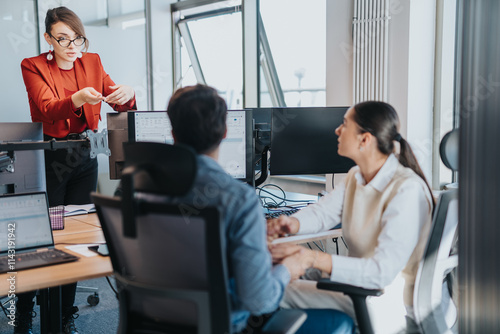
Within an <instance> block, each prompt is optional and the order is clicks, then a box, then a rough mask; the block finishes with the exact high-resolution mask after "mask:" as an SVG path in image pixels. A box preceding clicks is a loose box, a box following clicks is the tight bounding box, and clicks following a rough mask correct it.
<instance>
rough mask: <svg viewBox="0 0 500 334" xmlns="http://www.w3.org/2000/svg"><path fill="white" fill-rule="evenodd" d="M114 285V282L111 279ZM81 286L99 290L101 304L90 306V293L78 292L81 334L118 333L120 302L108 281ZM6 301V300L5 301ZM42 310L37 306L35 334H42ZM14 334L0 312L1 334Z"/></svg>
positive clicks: (77, 321) (90, 282) (89, 282)
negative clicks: (88, 298) (88, 300)
mask: <svg viewBox="0 0 500 334" xmlns="http://www.w3.org/2000/svg"><path fill="white" fill-rule="evenodd" d="M111 282H112V283H113V285H114V284H115V282H114V280H113V279H111ZM78 285H79V286H90V287H97V288H99V298H100V302H99V304H98V305H97V306H94V307H92V306H89V304H88V303H87V297H88V295H89V294H90V293H89V292H77V294H76V300H75V305H76V306H78V308H79V309H80V311H79V312H78V313H79V315H80V316H79V317H78V319H76V320H75V323H76V326H77V328H78V330H79V332H80V333H82V334H85V333H93V334H94V333H95V334H109V333H116V330H117V328H118V300H117V299H116V297H115V294H114V292H113V291H112V290H111V288H110V287H109V284H108V282H107V281H106V279H105V278H104V277H103V278H97V279H93V280H88V281H83V282H78ZM4 300H5V299H4ZM39 310H40V308H39V307H38V306H35V311H36V312H37V316H36V318H34V319H33V330H34V333H40V311H39ZM4 333H5V334H8V333H13V328H12V327H11V326H10V325H9V324H8V319H7V318H6V317H5V315H4V314H3V312H1V311H0V334H4Z"/></svg>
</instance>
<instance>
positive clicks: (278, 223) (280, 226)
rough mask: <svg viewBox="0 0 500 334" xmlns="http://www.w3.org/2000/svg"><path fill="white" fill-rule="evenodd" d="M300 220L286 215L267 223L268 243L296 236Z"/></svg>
mask: <svg viewBox="0 0 500 334" xmlns="http://www.w3.org/2000/svg"><path fill="white" fill-rule="evenodd" d="M299 226H300V223H299V220H298V219H297V218H294V217H289V216H286V215H282V216H279V217H278V218H276V219H269V220H268V221H267V241H268V242H271V241H273V240H274V239H277V238H280V237H283V236H285V235H287V234H295V233H297V232H298V231H299Z"/></svg>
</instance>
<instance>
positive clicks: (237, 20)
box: [174, 1, 243, 109]
mask: <svg viewBox="0 0 500 334" xmlns="http://www.w3.org/2000/svg"><path fill="white" fill-rule="evenodd" d="M174 14H175V15H174V17H175V20H176V28H177V29H176V37H175V42H176V46H175V47H174V50H176V55H177V58H176V69H179V70H177V71H176V73H175V77H176V80H175V84H176V88H179V87H184V86H189V85H193V84H196V83H204V84H207V85H210V86H213V87H215V88H216V89H217V90H218V92H219V94H220V95H221V96H222V97H223V98H224V99H225V100H226V103H227V105H228V108H229V109H240V108H242V107H243V53H242V18H241V6H240V3H239V2H234V1H221V2H217V3H214V4H210V5H205V6H198V7H194V8H188V9H183V10H179V11H177V12H175V13H174Z"/></svg>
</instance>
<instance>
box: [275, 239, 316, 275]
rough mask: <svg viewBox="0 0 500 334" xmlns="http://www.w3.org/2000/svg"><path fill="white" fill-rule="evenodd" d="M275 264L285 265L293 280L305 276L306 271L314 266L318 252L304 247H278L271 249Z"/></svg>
mask: <svg viewBox="0 0 500 334" xmlns="http://www.w3.org/2000/svg"><path fill="white" fill-rule="evenodd" d="M271 254H272V256H273V262H274V263H281V264H283V265H284V266H285V267H286V268H287V269H288V271H289V272H290V276H291V280H295V279H298V278H299V277H300V276H302V275H304V273H305V272H306V269H308V268H311V267H313V266H314V262H315V261H316V257H317V252H316V251H313V250H310V249H306V248H304V247H302V246H296V245H294V246H285V245H277V246H272V247H271Z"/></svg>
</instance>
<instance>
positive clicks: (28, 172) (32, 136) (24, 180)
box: [0, 123, 46, 195]
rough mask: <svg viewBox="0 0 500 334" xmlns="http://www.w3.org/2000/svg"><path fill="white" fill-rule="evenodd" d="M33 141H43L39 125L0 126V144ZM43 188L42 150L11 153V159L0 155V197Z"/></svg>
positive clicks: (5, 155) (43, 165)
mask: <svg viewBox="0 0 500 334" xmlns="http://www.w3.org/2000/svg"><path fill="white" fill-rule="evenodd" d="M36 141H43V131H42V123H0V142H4V143H6V142H36ZM12 160H13V161H12ZM45 189H46V188H45V157H44V153H43V150H29V151H28V150H27V151H14V159H11V157H10V156H9V155H8V153H7V152H0V195H2V194H18V193H26V192H38V191H45Z"/></svg>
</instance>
